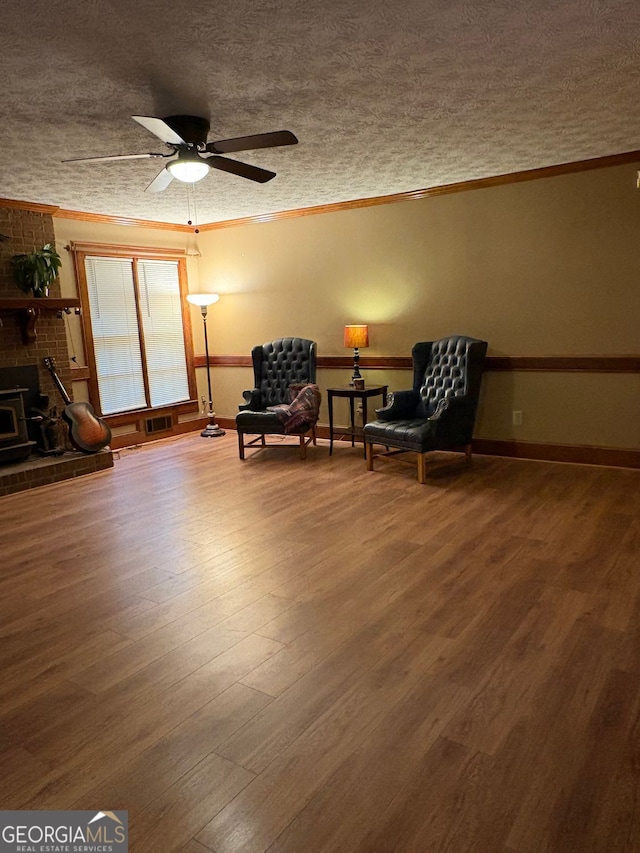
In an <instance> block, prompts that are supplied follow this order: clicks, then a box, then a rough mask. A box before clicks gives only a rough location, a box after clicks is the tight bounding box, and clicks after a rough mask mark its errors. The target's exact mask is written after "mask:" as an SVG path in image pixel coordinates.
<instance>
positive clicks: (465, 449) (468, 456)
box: [464, 444, 471, 463]
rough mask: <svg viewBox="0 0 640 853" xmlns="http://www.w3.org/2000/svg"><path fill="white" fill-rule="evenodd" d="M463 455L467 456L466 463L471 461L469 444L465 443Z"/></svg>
mask: <svg viewBox="0 0 640 853" xmlns="http://www.w3.org/2000/svg"><path fill="white" fill-rule="evenodd" d="M464 455H465V456H466V458H467V463H469V462H471V444H465V446H464Z"/></svg>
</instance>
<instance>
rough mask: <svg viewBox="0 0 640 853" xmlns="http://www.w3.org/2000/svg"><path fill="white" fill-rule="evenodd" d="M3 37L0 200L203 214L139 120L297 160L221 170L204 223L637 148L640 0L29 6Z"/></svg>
mask: <svg viewBox="0 0 640 853" xmlns="http://www.w3.org/2000/svg"><path fill="white" fill-rule="evenodd" d="M2 17H3V21H2V27H1V28H0V66H1V67H2V72H3V73H2V80H3V86H2V89H1V90H0V112H1V114H2V119H1V120H0V140H1V142H2V147H3V155H2V165H1V166H0V170H1V174H0V197H4V198H13V199H22V200H28V201H35V202H42V203H49V204H56V205H59V206H60V207H63V208H69V209H73V210H79V211H88V212H93V213H102V214H109V215H115V216H129V217H137V218H143V219H151V220H158V221H163V222H174V223H184V222H185V221H186V219H187V218H188V208H187V190H186V187H185V185H184V184H179V183H178V182H177V181H174V182H173V184H171V186H170V187H169V188H168V189H167V190H166V191H165V192H163V193H159V194H154V195H152V194H145V192H144V189H145V187H146V186H147V184H148V183H149V182H150V181H151V180H152V179H153V177H154V176H155V175H156V174H157V172H158V171H159V168H160V167H159V161H155V160H132V161H125V162H118V163H109V164H100V165H94V164H84V165H79V164H71V163H62V162H61V160H63V159H64V158H68V157H90V156H101V155H108V154H129V153H144V152H148V151H162V150H166V149H164V147H163V145H162V143H158V142H156V141H154V140H155V137H153V136H152V135H151V134H150V133H149V132H148V131H146V130H145V129H144V128H142V127H140V126H139V125H137V124H136V123H135V122H133V121H132V120H131V118H130V116H131V115H133V114H138V115H152V116H160V117H162V116H167V115H172V114H176V113H189V114H193V115H203V116H206V117H208V118H210V120H211V133H210V135H209V139H223V138H227V137H234V136H241V135H246V134H253V133H261V132H267V131H274V130H280V129H288V130H292V131H293V132H294V133H295V134H296V135H297V136H298V138H299V140H300V144H299V145H297V146H292V147H287V148H280V149H270V150H262V151H249V152H243V153H242V154H235V155H230V156H231V157H234V158H235V159H239V160H244V161H246V162H249V163H253V164H256V165H258V166H262V167H264V168H267V169H270V170H272V171H275V172H277V173H278V174H277V177H276V178H275V179H274V180H273V181H271V182H270V183H268V184H262V185H259V184H255V183H252V182H250V181H248V180H245V179H243V178H239V177H236V176H234V175H230V174H226V173H223V172H217V171H212V172H211V173H210V174H209V176H208V177H207V178H205V179H204V180H203V181H202V182H201V183H199V184H197V186H196V190H195V199H196V205H197V218H198V221H199V223H206V222H214V221H220V220H225V219H233V218H237V217H245V216H255V215H259V214H267V213H273V212H277V211H282V210H291V209H295V208H300V207H309V206H313V205H321V204H327V203H332V202H340V201H348V200H352V199H358V198H367V197H370V196H377V195H387V194H391V193H398V192H405V191H410V190H417V189H422V188H426V187H433V186H437V185H440V184H447V183H452V182H456V181H464V180H469V179H473V178H480V177H486V176H492V175H498V174H505V173H508V172H514V171H519V170H522V169H530V168H536V167H541V166H547V165H553V164H557V163H564V162H569V161H573V160H581V159H585V158H591V157H598V156H603V155H608V154H615V153H619V152H623V151H630V150H634V149H637V148H640V97H639V92H640V4H638V2H637V0H588V2H587V0H537V2H535V3H533V2H531V0H475V2H459V0H399V2H397V3H390V2H388V0H323V2H316V3H314V2H312V0H233V2H231V3H229V2H225V3H222V2H219V0H190V2H188V3H187V2H182V3H176V2H175V0H171V2H168V0H82V2H75V1H74V0H20V2H16V3H4V4H3V9H2Z"/></svg>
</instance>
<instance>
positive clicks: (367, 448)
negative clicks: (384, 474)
mask: <svg viewBox="0 0 640 853" xmlns="http://www.w3.org/2000/svg"><path fill="white" fill-rule="evenodd" d="M364 455H365V457H366V459H367V471H373V444H371V442H370V441H365V443H364Z"/></svg>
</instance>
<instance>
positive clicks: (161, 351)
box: [76, 247, 194, 415]
mask: <svg viewBox="0 0 640 853" xmlns="http://www.w3.org/2000/svg"><path fill="white" fill-rule="evenodd" d="M104 249H105V251H103V252H100V253H98V252H95V253H90V252H83V251H76V270H77V273H78V280H79V284H80V290H81V292H82V298H83V303H84V304H85V309H86V307H87V306H88V309H89V310H88V311H86V310H85V333H86V336H87V344H88V346H87V349H88V350H89V352H88V353H87V355H88V360H89V366H90V367H91V368H92V371H91V372H92V381H91V382H90V386H91V390H92V392H93V393H95V394H97V399H98V400H99V409H100V412H101V413H102V414H103V415H111V414H118V413H122V412H131V411H138V410H142V409H157V408H161V407H163V406H169V405H172V404H175V403H181V402H185V401H187V400H189V399H190V398H193V396H194V384H193V367H192V364H191V359H190V357H189V354H190V352H191V346H190V337H188V334H187V333H189V332H190V327H189V324H188V313H186V312H185V308H184V303H183V294H184V293H185V291H186V288H185V284H184V282H185V277H186V276H185V261H184V258H180V257H171V256H166V257H162V256H161V255H160V254H159V253H157V254H156V253H150V254H151V255H152V256H147V257H145V256H144V255H143V251H142V250H140V252H139V253H138V252H131V253H129V254H125V253H124V252H123V251H114V252H113V254H111V253H110V252H109V251H108V247H104ZM87 315H88V316H87ZM187 344H189V345H187ZM93 393H92V396H93Z"/></svg>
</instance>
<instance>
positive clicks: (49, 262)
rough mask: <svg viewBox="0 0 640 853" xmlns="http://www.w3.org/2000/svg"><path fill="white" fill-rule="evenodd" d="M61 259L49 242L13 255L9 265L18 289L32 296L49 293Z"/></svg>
mask: <svg viewBox="0 0 640 853" xmlns="http://www.w3.org/2000/svg"><path fill="white" fill-rule="evenodd" d="M61 265H62V259H61V258H60V255H59V254H58V253H57V252H56V250H55V247H54V246H53V244H51V243H47V244H46V246H43V247H42V248H41V249H36V250H35V251H33V252H27V253H25V254H22V255H13V257H12V258H11V266H12V268H13V274H14V277H15V280H16V282H17V284H18V287H19V288H20V290H22V291H23V292H24V293H29V294H31V295H32V296H36V297H44V296H48V295H49V288H50V287H51V285H52V284H53V282H54V281H55V280H56V278H57V276H58V270H59V269H60V266H61Z"/></svg>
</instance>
